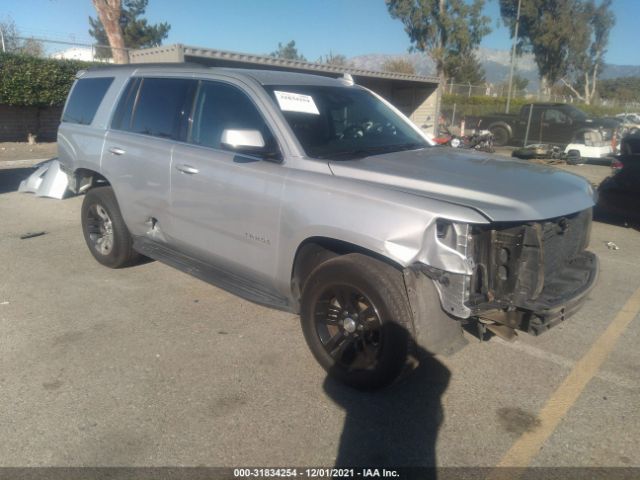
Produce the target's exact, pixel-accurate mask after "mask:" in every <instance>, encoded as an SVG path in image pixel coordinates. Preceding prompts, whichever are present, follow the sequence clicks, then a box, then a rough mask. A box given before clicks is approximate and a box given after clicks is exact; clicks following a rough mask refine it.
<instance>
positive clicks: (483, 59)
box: [349, 48, 640, 92]
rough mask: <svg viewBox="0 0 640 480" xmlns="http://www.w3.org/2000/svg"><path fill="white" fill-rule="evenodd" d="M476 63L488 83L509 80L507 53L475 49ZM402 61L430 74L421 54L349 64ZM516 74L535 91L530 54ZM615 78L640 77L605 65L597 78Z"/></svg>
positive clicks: (519, 61)
mask: <svg viewBox="0 0 640 480" xmlns="http://www.w3.org/2000/svg"><path fill="white" fill-rule="evenodd" d="M476 55H477V56H478V60H479V61H480V63H481V64H482V66H483V68H484V71H485V78H486V79H487V82H489V83H494V84H496V83H502V82H505V81H507V80H508V78H509V68H510V61H511V52H510V51H509V50H495V49H490V48H479V49H478V50H477V52H476ZM400 59H401V60H406V61H408V62H409V63H411V64H412V65H413V67H414V68H415V70H416V73H417V74H419V75H434V74H435V72H436V69H435V64H434V63H433V61H432V60H431V59H430V58H429V57H428V56H427V55H426V54H424V53H405V54H399V55H387V54H376V53H373V54H367V55H358V56H356V57H352V58H350V59H349V61H350V62H351V63H352V64H353V65H354V66H355V67H357V68H365V69H367V70H378V71H380V70H382V66H383V64H384V63H385V62H386V61H387V60H400ZM516 73H517V74H518V75H520V76H521V77H523V78H526V79H527V80H529V85H528V87H527V90H529V91H530V92H535V91H537V89H538V86H539V78H538V68H537V67H536V64H535V61H534V59H533V55H532V54H524V55H522V56H520V57H516ZM618 77H640V66H639V65H612V64H605V66H604V69H603V71H602V73H601V75H600V78H601V79H608V78H618Z"/></svg>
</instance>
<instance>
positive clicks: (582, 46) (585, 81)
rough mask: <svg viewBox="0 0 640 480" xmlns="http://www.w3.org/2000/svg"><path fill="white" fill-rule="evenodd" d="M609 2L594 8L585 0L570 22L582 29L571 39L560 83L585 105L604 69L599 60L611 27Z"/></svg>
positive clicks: (592, 94)
mask: <svg viewBox="0 0 640 480" xmlns="http://www.w3.org/2000/svg"><path fill="white" fill-rule="evenodd" d="M611 1H612V0H603V2H602V3H601V4H600V5H598V6H596V5H595V3H594V2H593V0H588V1H586V2H585V3H583V4H582V5H580V7H581V8H580V11H579V12H577V14H576V15H575V16H574V20H575V21H576V22H578V23H580V24H581V25H583V28H580V29H579V30H578V31H579V33H580V34H579V35H574V36H573V41H572V42H571V45H570V49H569V68H568V70H569V71H568V75H567V76H566V77H563V78H562V79H561V80H562V83H563V84H564V85H565V86H566V87H567V88H568V89H569V90H571V92H572V93H573V94H575V95H576V96H577V97H578V98H579V99H580V100H582V101H583V102H585V103H586V104H587V105H589V104H590V103H591V101H592V100H593V98H594V96H595V95H596V91H597V86H598V73H599V72H600V71H601V70H602V67H603V65H604V58H603V57H604V54H605V52H606V48H607V44H608V43H609V33H610V32H611V29H612V28H613V26H614V24H615V17H614V15H613V12H611V10H610V7H611ZM585 27H586V28H585ZM579 90H582V92H580V91H579Z"/></svg>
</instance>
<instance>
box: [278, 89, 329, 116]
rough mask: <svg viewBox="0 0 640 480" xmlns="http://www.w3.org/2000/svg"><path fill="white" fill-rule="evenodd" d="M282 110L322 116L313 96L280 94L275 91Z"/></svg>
mask: <svg viewBox="0 0 640 480" xmlns="http://www.w3.org/2000/svg"><path fill="white" fill-rule="evenodd" d="M273 93H274V94H275V95H276V100H278V105H280V110H282V111H284V112H300V113H310V114H312V115H320V112H319V111H318V107H316V102H314V101H313V97H312V96H311V95H302V94H300V93H291V92H279V91H278V90H274V91H273Z"/></svg>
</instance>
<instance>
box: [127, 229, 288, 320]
mask: <svg viewBox="0 0 640 480" xmlns="http://www.w3.org/2000/svg"><path fill="white" fill-rule="evenodd" d="M133 248H134V249H135V250H136V251H137V252H140V253H141V254H142V255H145V256H147V257H149V258H153V259H154V260H157V261H159V262H162V263H164V264H166V265H169V266H170V267H173V268H176V269H178V270H180V271H182V272H184V273H188V274H189V275H192V276H194V277H196V278H199V279H200V280H204V281H205V282H207V283H210V284H211V285H215V286H216V287H219V288H221V289H223V290H226V291H227V292H229V293H232V294H234V295H237V296H239V297H242V298H244V299H246V300H249V301H251V302H254V303H258V304H260V305H265V306H268V307H272V308H277V309H278V310H285V311H287V312H290V311H291V306H290V305H289V301H288V300H287V298H285V297H283V296H280V295H278V294H275V293H273V292H270V291H268V290H265V289H263V288H261V287H260V286H259V285H258V284H256V283H255V282H252V281H250V280H247V279H246V278H243V277H240V276H238V275H235V274H233V273H231V272H229V271H227V270H223V269H221V268H219V267H214V266H213V265H210V264H208V263H204V262H202V261H200V260H196V259H195V258H191V257H189V256H187V255H184V254H183V253H180V252H177V251H175V250H173V249H172V248H170V247H167V246H166V245H162V244H161V243H158V242H154V241H152V240H149V239H147V238H145V237H135V238H134V239H133Z"/></svg>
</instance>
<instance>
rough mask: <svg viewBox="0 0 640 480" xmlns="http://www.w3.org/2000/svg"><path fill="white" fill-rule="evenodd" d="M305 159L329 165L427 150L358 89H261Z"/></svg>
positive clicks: (384, 107) (410, 131)
mask: <svg viewBox="0 0 640 480" xmlns="http://www.w3.org/2000/svg"><path fill="white" fill-rule="evenodd" d="M265 88H266V90H267V91H268V92H269V94H270V95H271V96H272V97H273V99H274V101H275V103H276V105H277V106H278V107H279V108H280V110H281V111H282V114H283V115H284V117H285V118H286V120H287V122H288V123H289V126H290V127H291V129H292V130H293V133H294V134H295V135H296V137H297V138H298V141H299V142H300V144H301V145H302V148H304V150H305V152H306V153H307V155H308V156H310V157H313V158H327V159H333V160H339V159H341V160H347V159H353V158H362V157H366V156H370V155H376V154H380V153H388V152H393V151H400V150H413V149H418V148H424V147H427V146H429V144H428V142H427V141H426V140H425V139H424V138H423V137H422V136H421V135H420V134H419V133H418V132H416V131H415V130H414V129H413V128H412V127H411V125H408V124H407V122H406V121H405V120H403V119H402V118H401V117H400V116H398V115H397V114H396V113H395V112H393V110H391V109H390V108H389V107H387V105H385V104H384V103H383V102H382V101H380V100H379V99H378V98H376V97H375V96H374V95H372V94H371V93H369V92H367V91H366V90H363V89H361V88H358V87H327V86H314V85H303V86H300V85H297V86H290V85H278V86H273V85H270V86H267V87H265Z"/></svg>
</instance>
